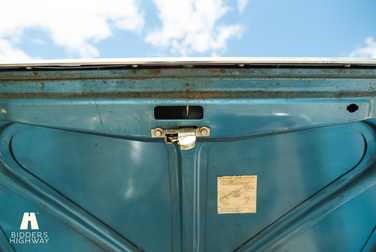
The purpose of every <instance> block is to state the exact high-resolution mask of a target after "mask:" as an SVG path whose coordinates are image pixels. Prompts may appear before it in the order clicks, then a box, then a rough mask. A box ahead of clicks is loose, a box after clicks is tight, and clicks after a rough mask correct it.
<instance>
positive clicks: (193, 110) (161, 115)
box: [154, 106, 204, 120]
mask: <svg viewBox="0 0 376 252" xmlns="http://www.w3.org/2000/svg"><path fill="white" fill-rule="evenodd" d="M203 117H204V109H203V108H202V107H201V106H157V107H155V108H154V118H155V119H157V120H173V119H175V120H176V119H178V120H179V119H180V120H188V119H194V120H197V119H202V118H203Z"/></svg>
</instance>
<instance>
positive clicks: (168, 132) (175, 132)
mask: <svg viewBox="0 0 376 252" xmlns="http://www.w3.org/2000/svg"><path fill="white" fill-rule="evenodd" d="M208 136H210V128H208V127H201V128H179V129H162V128H155V129H151V137H153V138H154V137H158V138H162V137H164V139H165V142H166V143H168V144H177V145H178V146H179V147H180V149H182V150H189V149H192V148H193V147H195V145H196V137H208Z"/></svg>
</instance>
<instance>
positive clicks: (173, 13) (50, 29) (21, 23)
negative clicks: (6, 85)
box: [0, 0, 376, 61]
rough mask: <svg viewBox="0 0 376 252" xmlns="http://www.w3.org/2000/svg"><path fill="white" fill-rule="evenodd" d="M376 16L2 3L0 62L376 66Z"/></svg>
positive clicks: (184, 0) (191, 1) (190, 3)
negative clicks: (367, 62)
mask: <svg viewBox="0 0 376 252" xmlns="http://www.w3.org/2000/svg"><path fill="white" fill-rule="evenodd" d="M375 13H376V1H375V0H358V1H355V0H354V1H343V0H342V1H339V0H326V1H324V0H315V1H308V0H306V1H302V0H300V1H299V0H290V1H283V0H264V1H254V0H231V1H230V0H139V1H137V0H106V1H103V0H101V1H98V0H65V1H63V2H58V1H50V0H33V1H30V0H13V1H9V0H7V1H5V0H0V61H17V60H30V59H77V58H135V57H180V56H192V57H207V56H222V57H226V56H227V57H368V58H369V57H373V58H376V15H375Z"/></svg>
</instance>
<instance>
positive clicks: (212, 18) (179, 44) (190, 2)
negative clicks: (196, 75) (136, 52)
mask: <svg viewBox="0 0 376 252" xmlns="http://www.w3.org/2000/svg"><path fill="white" fill-rule="evenodd" d="M153 1H154V3H155V4H156V6H157V8H158V11H159V13H158V16H159V18H160V20H161V22H162V27H161V28H158V29H156V30H155V31H153V32H150V33H148V35H147V36H146V39H145V40H146V41H147V42H149V43H151V44H152V45H154V46H160V47H164V48H169V49H170V51H171V52H172V53H174V54H180V55H182V56H188V55H190V54H192V53H194V52H199V53H203V52H206V51H210V52H211V54H212V55H218V54H219V52H223V51H224V50H225V49H226V42H227V40H228V39H229V38H231V37H237V38H240V37H241V34H242V27H241V26H240V25H239V24H234V25H224V24H218V21H219V19H220V18H221V17H223V16H224V15H225V14H226V13H227V12H228V11H229V8H228V7H227V6H225V5H224V3H223V1H222V0H179V1H176V0H153Z"/></svg>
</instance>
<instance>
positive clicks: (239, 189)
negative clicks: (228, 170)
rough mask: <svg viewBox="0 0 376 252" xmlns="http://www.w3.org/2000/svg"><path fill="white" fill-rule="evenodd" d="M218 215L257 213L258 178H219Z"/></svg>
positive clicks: (254, 176)
mask: <svg viewBox="0 0 376 252" xmlns="http://www.w3.org/2000/svg"><path fill="white" fill-rule="evenodd" d="M217 183H218V208H217V211H218V214H232V213H256V198H257V195H256V192H257V176H256V175H253V176H223V177H218V178H217Z"/></svg>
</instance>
